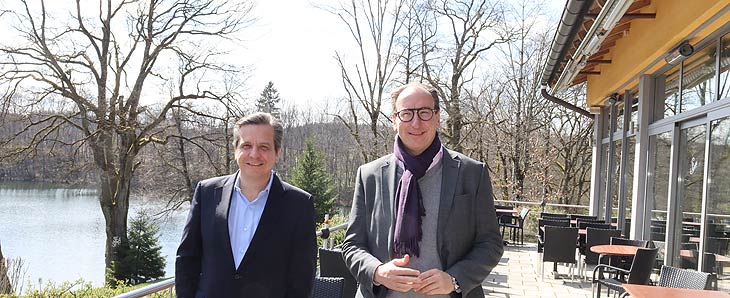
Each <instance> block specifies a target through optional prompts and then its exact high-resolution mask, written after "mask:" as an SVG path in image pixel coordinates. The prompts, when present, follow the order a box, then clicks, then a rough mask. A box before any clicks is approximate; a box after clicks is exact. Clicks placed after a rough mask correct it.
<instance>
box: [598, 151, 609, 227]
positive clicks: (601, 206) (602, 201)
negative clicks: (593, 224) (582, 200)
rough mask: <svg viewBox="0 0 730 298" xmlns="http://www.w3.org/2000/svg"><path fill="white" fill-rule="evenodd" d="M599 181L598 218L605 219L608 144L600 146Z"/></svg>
mask: <svg viewBox="0 0 730 298" xmlns="http://www.w3.org/2000/svg"><path fill="white" fill-rule="evenodd" d="M601 167H602V168H601V171H600V173H601V180H599V181H602V182H603V185H602V188H601V191H600V194H599V198H598V217H599V218H605V216H604V215H605V214H606V185H607V184H606V181H608V179H607V178H606V177H607V175H606V173H607V172H608V143H605V144H602V145H601Z"/></svg>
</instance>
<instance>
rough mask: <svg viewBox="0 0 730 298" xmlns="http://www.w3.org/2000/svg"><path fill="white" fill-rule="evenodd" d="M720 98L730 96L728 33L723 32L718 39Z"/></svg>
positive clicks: (729, 36) (729, 47) (729, 45)
mask: <svg viewBox="0 0 730 298" xmlns="http://www.w3.org/2000/svg"><path fill="white" fill-rule="evenodd" d="M720 44H721V48H722V55H721V56H720V96H719V98H720V99H727V98H730V34H725V36H724V37H723V38H722V41H720Z"/></svg>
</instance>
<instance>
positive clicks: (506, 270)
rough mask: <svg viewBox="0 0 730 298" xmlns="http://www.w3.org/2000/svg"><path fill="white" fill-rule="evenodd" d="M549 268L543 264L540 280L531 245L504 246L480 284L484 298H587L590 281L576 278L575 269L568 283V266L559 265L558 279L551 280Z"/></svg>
mask: <svg viewBox="0 0 730 298" xmlns="http://www.w3.org/2000/svg"><path fill="white" fill-rule="evenodd" d="M552 266H553V265H552V262H546V263H545V276H544V278H543V280H542V281H541V280H540V272H539V267H537V248H536V247H535V244H528V243H525V245H524V246H520V245H517V246H515V245H508V246H505V248H504V255H502V260H500V262H499V265H497V267H495V268H494V270H492V273H491V274H490V275H489V276H488V277H487V279H486V280H484V282H483V283H482V287H483V288H484V293H485V294H486V295H485V296H486V297H498V298H501V297H503V298H517V297H561V298H563V297H586V298H588V297H591V283H590V281H585V280H581V278H580V277H578V276H577V270H574V273H575V274H576V275H575V276H574V280H571V279H570V275H569V274H568V273H569V271H568V267H566V266H564V265H559V266H558V272H559V273H560V274H559V276H558V278H554V277H553V274H552V272H551V271H552ZM591 268H592V267H591V266H589V267H588V269H591ZM589 274H590V272H589ZM604 293H605V291H604ZM604 295H605V294H604Z"/></svg>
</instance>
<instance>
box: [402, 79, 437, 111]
mask: <svg viewBox="0 0 730 298" xmlns="http://www.w3.org/2000/svg"><path fill="white" fill-rule="evenodd" d="M408 87H415V88H420V89H423V90H425V91H426V92H428V93H431V97H433V108H434V109H436V110H440V108H439V94H438V91H436V88H434V87H432V86H430V85H426V84H423V83H408V84H405V85H403V86H400V87H398V88H396V89H395V90H393V92H391V93H390V99H391V100H392V101H393V113H395V112H397V111H396V110H395V101H396V100H398V96H400V94H401V92H403V90H405V89H406V88H408Z"/></svg>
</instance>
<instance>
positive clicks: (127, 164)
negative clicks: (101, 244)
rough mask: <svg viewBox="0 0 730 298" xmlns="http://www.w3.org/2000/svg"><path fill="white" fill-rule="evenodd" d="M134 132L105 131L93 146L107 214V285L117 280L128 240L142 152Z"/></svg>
mask: <svg viewBox="0 0 730 298" xmlns="http://www.w3.org/2000/svg"><path fill="white" fill-rule="evenodd" d="M134 140H135V135H134V132H122V133H120V134H117V133H116V132H115V131H113V130H105V131H104V132H103V133H101V134H100V135H99V137H98V138H97V139H95V142H94V143H93V146H92V148H93V149H92V150H93V152H94V160H95V162H96V163H97V165H98V167H99V168H100V169H101V173H100V177H99V179H100V181H99V187H100V190H99V204H100V206H101V212H102V213H103V214H104V223H105V228H106V243H105V250H104V259H105V262H104V263H105V268H106V272H107V273H110V274H106V276H105V279H106V282H107V283H109V282H110V281H111V280H110V278H111V277H114V270H115V268H114V267H115V266H114V264H115V263H117V262H120V260H121V258H122V257H123V255H122V254H121V252H122V248H123V246H124V245H126V244H127V243H128V240H127V215H128V213H129V195H130V190H131V182H132V176H133V175H134V169H135V167H134V160H135V158H136V156H137V153H138V152H137V151H138V148H137V147H136V145H135V143H134Z"/></svg>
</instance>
